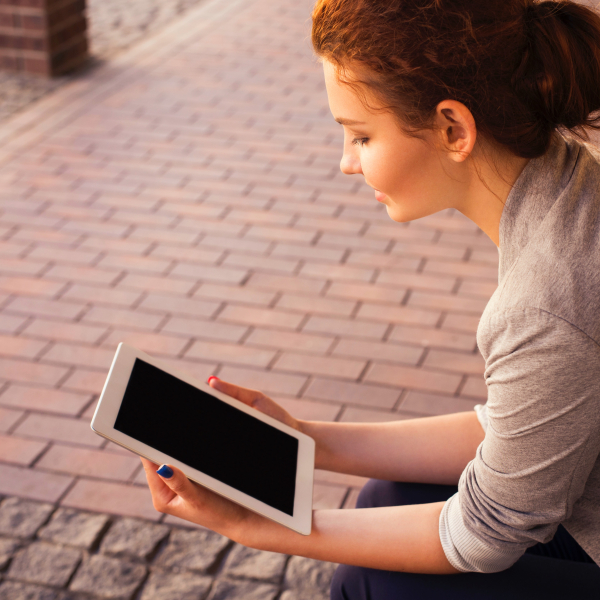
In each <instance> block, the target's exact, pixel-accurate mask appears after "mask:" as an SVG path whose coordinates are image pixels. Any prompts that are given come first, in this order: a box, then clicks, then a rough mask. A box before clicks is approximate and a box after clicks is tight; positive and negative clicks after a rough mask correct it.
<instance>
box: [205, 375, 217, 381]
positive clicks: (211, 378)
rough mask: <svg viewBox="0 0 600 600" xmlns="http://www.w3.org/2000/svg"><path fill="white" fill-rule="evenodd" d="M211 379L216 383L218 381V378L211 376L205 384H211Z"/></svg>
mask: <svg viewBox="0 0 600 600" xmlns="http://www.w3.org/2000/svg"><path fill="white" fill-rule="evenodd" d="M213 379H216V380H217V381H219V378H218V377H215V376H214V375H211V376H210V377H209V378H208V381H207V383H210V382H211V381H212V380H213Z"/></svg>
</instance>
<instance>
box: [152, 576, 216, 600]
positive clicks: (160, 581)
mask: <svg viewBox="0 0 600 600" xmlns="http://www.w3.org/2000/svg"><path fill="white" fill-rule="evenodd" d="M212 581H213V580H212V577H207V576H206V575H197V574H196V573H189V572H183V573H169V572H167V571H155V572H154V573H152V575H150V579H149V580H148V582H147V583H146V585H145V586H144V590H143V592H142V595H141V597H140V600H199V599H200V598H204V596H205V595H206V592H208V590H209V588H210V586H211V585H212Z"/></svg>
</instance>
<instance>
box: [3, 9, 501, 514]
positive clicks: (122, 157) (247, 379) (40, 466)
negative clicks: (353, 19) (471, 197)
mask: <svg viewBox="0 0 600 600" xmlns="http://www.w3.org/2000/svg"><path fill="white" fill-rule="evenodd" d="M309 10H310V8H309V4H308V3H307V2H303V3H300V4H298V3H293V2H291V1H288V0H286V1H284V2H282V3H279V4H278V6H277V8H273V6H272V4H270V3H267V2H266V0H238V2H234V3H231V4H229V5H227V6H225V7H224V6H223V5H219V6H218V7H217V4H216V3H212V4H211V3H208V4H205V5H202V6H200V7H198V8H197V9H195V10H193V11H192V12H191V13H190V16H189V18H187V19H186V20H185V21H180V22H178V23H176V24H174V25H173V26H172V27H170V28H168V29H166V30H165V31H164V32H163V33H162V34H161V35H160V36H158V37H156V38H153V39H150V40H149V41H148V42H146V43H143V44H141V45H140V46H137V47H136V48H135V49H134V50H133V51H130V52H128V53H126V54H124V55H122V56H121V57H120V58H118V59H116V60H115V61H114V62H112V63H110V64H108V65H107V66H106V67H104V68H103V69H100V70H98V71H96V72H94V73H90V74H88V75H87V76H85V77H83V78H82V79H81V80H79V81H77V82H74V83H73V84H70V85H69V86H66V87H64V88H62V89H61V90H59V91H58V92H57V93H56V94H54V95H53V96H51V97H49V98H47V99H45V100H43V101H42V102H41V103H39V104H38V105H36V106H35V107H33V108H32V109H31V110H30V111H26V112H24V113H23V114H22V115H19V116H18V117H16V118H15V119H13V120H12V121H10V122H9V123H7V124H6V125H5V126H4V127H3V128H2V130H0V137H2V138H3V140H4V142H5V144H4V147H3V149H2V151H1V154H0V160H1V161H2V167H1V172H0V178H1V181H2V191H1V192H0V195H1V206H2V214H1V216H0V235H1V236H2V237H1V241H0V269H1V271H2V274H1V276H0V331H1V334H0V354H1V357H2V358H1V360H0V382H1V387H0V430H1V434H0V493H3V494H10V495H16V496H22V497H28V498H34V499H37V500H40V501H45V502H52V503H58V504H60V505H62V506H71V507H76V508H79V509H85V510H102V511H110V512H112V513H115V514H122V515H129V516H136V517H143V518H149V519H155V520H157V519H158V518H159V515H157V514H155V513H154V511H153V510H152V507H151V505H150V501H149V498H148V493H147V491H146V489H145V487H144V485H143V481H142V478H141V476H140V465H139V462H138V460H137V459H136V458H134V457H132V456H131V455H129V454H127V453H124V452H123V451H122V450H120V449H119V448H117V447H116V446H114V445H111V444H109V443H107V442H105V441H103V440H101V439H100V438H98V437H97V436H95V435H94V434H92V433H91V432H90V431H89V428H88V423H89V419H90V417H91V415H92V413H93V410H94V406H95V402H96V399H97V396H98V392H99V391H100V389H101V386H102V383H103V380H104V377H105V375H106V371H107V368H108V366H109V364H110V360H111V357H112V355H113V353H114V350H115V347H116V345H117V343H118V342H119V341H127V342H130V343H132V344H135V345H138V346H139V347H140V348H142V349H144V350H146V351H147V352H149V353H151V354H154V355H156V356H160V357H162V358H164V359H166V360H168V361H171V362H173V363H177V364H178V366H179V367H180V368H183V369H186V370H188V371H190V372H191V373H193V374H194V375H196V376H197V377H199V378H202V379H206V378H207V377H208V376H209V375H212V374H216V375H218V376H219V377H222V378H225V379H229V380H231V381H235V382H238V383H241V384H244V385H249V386H254V387H259V388H261V389H262V390H264V391H265V392H268V393H270V394H271V395H272V396H274V397H275V398H276V399H277V400H278V401H280V402H281V403H282V404H283V405H284V406H285V407H286V408H287V409H289V410H290V411H291V412H292V413H293V414H295V415H298V416H300V417H302V418H314V419H326V420H338V421H356V420H367V421H384V420H391V419H398V418H408V417H411V416H417V415H425V414H439V413H444V412H453V411H458V410H469V409H471V408H472V407H473V405H474V404H475V403H476V402H478V401H479V402H480V401H482V400H484V399H485V387H484V384H483V380H482V376H481V375H482V368H483V363H482V359H481V358H480V356H479V354H478V353H477V351H476V347H475V336H474V332H475V329H476V326H477V321H478V318H479V315H480V313H481V311H482V309H483V307H484V306H485V303H486V300H487V298H488V297H489V295H490V294H491V293H492V291H493V289H494V286H495V280H496V262H497V252H496V250H495V248H494V247H493V245H492V243H491V242H490V241H489V240H488V239H487V238H486V237H484V236H483V234H482V233H481V232H480V231H479V230H478V229H477V228H476V227H475V226H474V225H473V224H472V223H471V222H469V221H467V220H466V219H464V218H463V217H462V216H461V215H459V214H457V213H453V212H447V213H443V214H438V215H434V216H431V217H429V218H427V219H422V220H420V221H417V222H414V223H410V224H406V225H403V224H398V223H394V222H392V221H390V220H389V219H388V217H387V215H386V214H385V211H383V210H382V208H383V207H382V206H381V205H379V204H378V203H377V202H376V201H375V200H374V199H373V197H372V192H371V191H370V190H369V189H368V188H367V187H366V186H365V185H364V184H363V183H362V182H361V181H360V179H358V178H355V177H347V176H343V175H342V174H341V173H340V171H339V168H338V161H339V158H340V148H341V131H340V128H339V126H337V125H336V124H335V123H333V121H332V118H331V116H330V114H329V111H328V108H327V101H326V96H325V92H324V86H323V81H322V76H321V72H320V67H319V65H318V64H317V63H316V61H315V60H314V58H313V57H312V55H311V50H310V47H309V43H308V39H307V34H308V27H309V19H308V17H309ZM361 483H362V480H360V479H359V478H355V477H343V476H339V475H331V474H327V473H318V475H317V485H316V490H315V497H316V505H317V506H324V507H325V506H326V507H335V506H341V505H343V504H344V503H346V504H347V503H348V502H351V500H352V499H353V498H354V497H355V493H354V492H353V491H352V490H353V489H354V488H356V487H359V486H360V485H361Z"/></svg>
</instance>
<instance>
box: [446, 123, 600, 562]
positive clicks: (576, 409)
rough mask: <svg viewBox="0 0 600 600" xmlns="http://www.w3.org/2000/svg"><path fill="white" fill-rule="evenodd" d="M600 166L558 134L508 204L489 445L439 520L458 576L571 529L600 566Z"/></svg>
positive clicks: (489, 343)
mask: <svg viewBox="0 0 600 600" xmlns="http://www.w3.org/2000/svg"><path fill="white" fill-rule="evenodd" d="M599 159H600V157H599V156H598V155H597V154H596V153H595V151H594V150H592V149H591V148H590V147H588V146H586V145H584V144H581V143H578V142H575V141H573V140H566V139H564V138H562V137H561V136H558V135H557V136H556V139H555V141H554V143H553V145H552V146H551V148H550V150H549V151H548V153H547V154H546V155H544V156H543V157H541V158H537V159H534V160H531V161H530V162H529V163H528V165H527V166H526V167H525V169H524V170H523V173H522V174H521V176H520V177H519V179H518V180H517V182H516V184H515V186H514V188H513V190H512V191H511V193H510V194H509V196H508V199H507V201H506V206H505V208H504V211H503V213H502V218H501V221H500V269H499V286H498V289H497V290H496V292H495V293H494V295H493V296H492V298H491V299H490V302H489V303H488V305H487V307H486V309H485V311H484V313H483V315H482V318H481V321H480V324H479V329H478V331H477V343H478V346H479V349H480V351H481V353H482V355H483V357H484V359H485V381H486V384H487V388H488V401H487V405H486V407H484V409H483V410H480V411H479V417H480V421H481V422H482V424H483V425H484V428H486V434H485V440H484V441H483V443H482V444H481V445H480V446H479V448H478V450H477V455H476V457H475V459H474V460H472V461H471V462H470V463H469V465H468V466H467V468H466V469H465V471H464V472H463V474H462V476H461V479H460V483H459V491H458V494H456V495H455V496H453V497H452V498H451V499H450V500H448V502H447V503H446V505H445V506H444V509H443V511H442V514H441V517H440V539H441V541H442V545H443V548H444V551H445V553H446V556H447V557H448V560H449V561H450V563H451V564H452V565H453V566H454V567H456V568H457V569H459V570H461V571H477V572H483V573H490V572H496V571H502V570H503V569H506V568H508V567H510V566H511V565H512V564H513V563H514V562H515V561H516V560H517V559H518V558H519V557H520V556H521V555H522V554H523V553H524V552H525V550H526V549H527V548H528V547H529V546H533V545H534V544H536V543H537V542H548V541H550V540H551V539H552V537H553V536H554V533H555V532H556V528H557V527H558V525H559V524H560V523H562V524H563V525H564V527H565V528H566V529H567V531H569V533H570V534H571V535H572V536H573V537H574V538H575V539H576V540H577V541H578V542H579V544H580V545H581V546H582V548H583V549H584V550H585V551H586V552H587V553H588V554H589V555H590V556H591V557H592V558H593V559H594V561H595V562H596V563H597V564H600V160H599Z"/></svg>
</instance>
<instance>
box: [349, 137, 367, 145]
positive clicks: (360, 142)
mask: <svg viewBox="0 0 600 600" xmlns="http://www.w3.org/2000/svg"><path fill="white" fill-rule="evenodd" d="M368 141H369V138H367V137H363V138H354V139H353V140H352V143H353V144H354V145H355V146H364V145H365V144H366V143H367V142H368Z"/></svg>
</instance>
